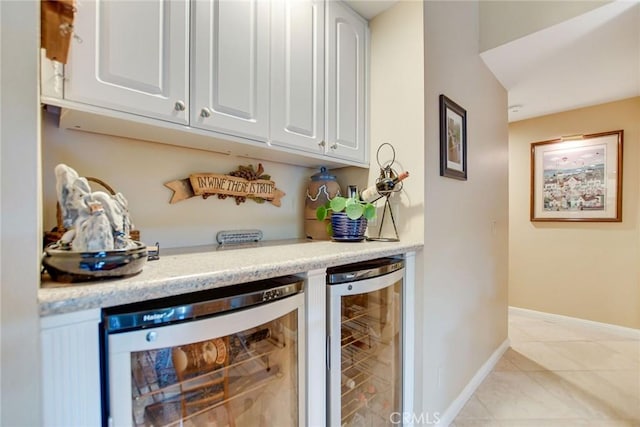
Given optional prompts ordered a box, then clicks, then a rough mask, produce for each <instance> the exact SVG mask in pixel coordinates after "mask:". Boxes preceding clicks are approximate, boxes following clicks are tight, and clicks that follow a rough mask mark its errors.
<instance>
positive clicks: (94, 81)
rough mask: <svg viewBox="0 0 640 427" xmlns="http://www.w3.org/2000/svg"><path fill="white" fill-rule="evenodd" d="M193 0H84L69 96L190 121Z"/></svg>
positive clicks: (68, 81) (69, 72)
mask: <svg viewBox="0 0 640 427" xmlns="http://www.w3.org/2000/svg"><path fill="white" fill-rule="evenodd" d="M188 9H189V3H188V1H186V0H175V1H163V0H140V1H108V0H96V1H80V2H78V12H77V14H76V19H75V25H74V33H75V34H76V35H77V36H78V37H79V38H80V39H81V41H80V40H73V42H72V46H71V49H70V58H69V63H68V64H67V66H66V70H65V72H66V84H65V98H66V99H69V100H73V101H78V102H82V103H86V104H91V105H96V106H99V107H106V108H111V109H115V110H120V111H126V112H129V113H134V114H139V115H142V116H149V117H155V118H159V119H163V120H168V121H172V122H177V123H187V119H188V111H187V107H188V105H189V102H188V101H189V100H188V99H187V95H188V92H189V82H188V66H189V38H188V28H189V27H188V20H189V13H188Z"/></svg>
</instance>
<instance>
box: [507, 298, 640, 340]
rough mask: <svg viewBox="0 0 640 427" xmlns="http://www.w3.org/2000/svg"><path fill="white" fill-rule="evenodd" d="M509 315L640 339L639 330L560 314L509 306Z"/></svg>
mask: <svg viewBox="0 0 640 427" xmlns="http://www.w3.org/2000/svg"><path fill="white" fill-rule="evenodd" d="M509 314H520V315H523V316H528V317H533V318H536V319H542V320H548V321H551V322H565V323H572V324H574V325H581V326H587V327H590V328H594V329H599V330H602V331H608V332H612V333H615V334H618V335H623V336H625V337H629V338H631V339H636V340H637V339H640V329H634V328H627V327H625V326H620V325H612V324H610V323H602V322H596V321H594V320H587V319H580V318H578V317H570V316H564V315H562V314H554V313H545V312H543V311H536V310H530V309H528V308H520V307H512V306H509Z"/></svg>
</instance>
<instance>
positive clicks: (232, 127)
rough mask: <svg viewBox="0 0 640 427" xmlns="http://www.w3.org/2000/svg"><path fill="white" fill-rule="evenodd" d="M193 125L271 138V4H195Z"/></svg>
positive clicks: (224, 0)
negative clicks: (269, 135)
mask: <svg viewBox="0 0 640 427" xmlns="http://www.w3.org/2000/svg"><path fill="white" fill-rule="evenodd" d="M192 7H194V8H195V10H194V11H193V22H194V25H195V27H194V29H193V32H192V46H193V58H192V76H193V81H194V84H193V86H192V88H191V91H192V92H191V93H192V117H191V125H192V126H194V127H199V128H203V129H212V130H216V131H220V132H224V133H229V134H232V135H238V136H243V137H247V138H252V139H257V140H262V141H266V140H267V139H268V133H269V2H266V1H263V0H243V1H237V0H196V1H195V2H193V3H192Z"/></svg>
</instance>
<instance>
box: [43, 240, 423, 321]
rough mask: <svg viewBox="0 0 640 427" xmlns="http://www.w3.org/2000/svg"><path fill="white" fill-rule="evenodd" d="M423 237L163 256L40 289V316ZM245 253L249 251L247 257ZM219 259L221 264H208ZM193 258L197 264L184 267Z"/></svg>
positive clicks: (417, 245)
mask: <svg viewBox="0 0 640 427" xmlns="http://www.w3.org/2000/svg"><path fill="white" fill-rule="evenodd" d="M423 246H424V244H423V243H422V242H366V243H365V242H362V243H355V244H354V243H335V242H310V243H302V244H290V245H281V246H272V247H264V248H254V249H239V250H236V251H228V252H210V251H205V252H195V253H191V254H184V255H175V256H171V255H169V256H164V257H163V256H162V255H161V259H160V260H159V261H151V262H149V263H148V264H147V265H146V266H145V268H144V269H143V271H142V272H141V273H140V274H139V275H137V276H133V277H129V278H125V279H118V280H110V281H103V282H91V283H87V284H74V285H60V284H55V283H53V282H50V281H49V282H47V281H45V282H43V284H42V286H41V287H40V289H39V290H38V303H39V311H40V317H47V316H54V315H58V314H65V313H72V312H77V311H82V310H89V309H95V308H103V307H113V306H118V305H123V304H129V303H133V302H138V301H143V300H150V299H156V298H162V297H167V296H174V295H180V294H185V293H190V292H198V291H203V290H207V289H213V288H218V287H223V286H232V285H235V284H238V283H243V282H251V281H255V280H262V279H269V278H272V277H278V276H285V275H289V274H300V273H304V272H307V271H311V270H317V269H326V268H329V267H334V266H337V265H344V264H350V263H353V262H359V261H364V260H368V259H373V258H380V257H384V256H392V255H398V254H402V253H407V252H414V251H418V250H421V249H422V248H423ZM243 255H246V256H243ZM213 261H220V262H219V264H221V265H220V266H216V267H213V268H209V267H208V264H211V263H213ZM189 263H192V264H193V266H192V268H189V267H186V268H185V267H184V265H187V264H189Z"/></svg>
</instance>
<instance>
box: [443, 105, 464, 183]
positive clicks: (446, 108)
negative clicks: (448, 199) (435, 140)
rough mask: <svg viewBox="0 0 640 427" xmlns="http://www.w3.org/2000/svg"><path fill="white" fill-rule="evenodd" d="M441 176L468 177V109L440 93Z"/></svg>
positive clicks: (462, 178)
mask: <svg viewBox="0 0 640 427" xmlns="http://www.w3.org/2000/svg"><path fill="white" fill-rule="evenodd" d="M440 176H446V177H449V178H455V179H460V180H463V181H466V179H467V111H466V110H465V109H464V108H462V107H461V106H459V105H458V104H456V103H455V102H453V101H452V100H450V99H449V98H447V97H446V96H444V95H440Z"/></svg>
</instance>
